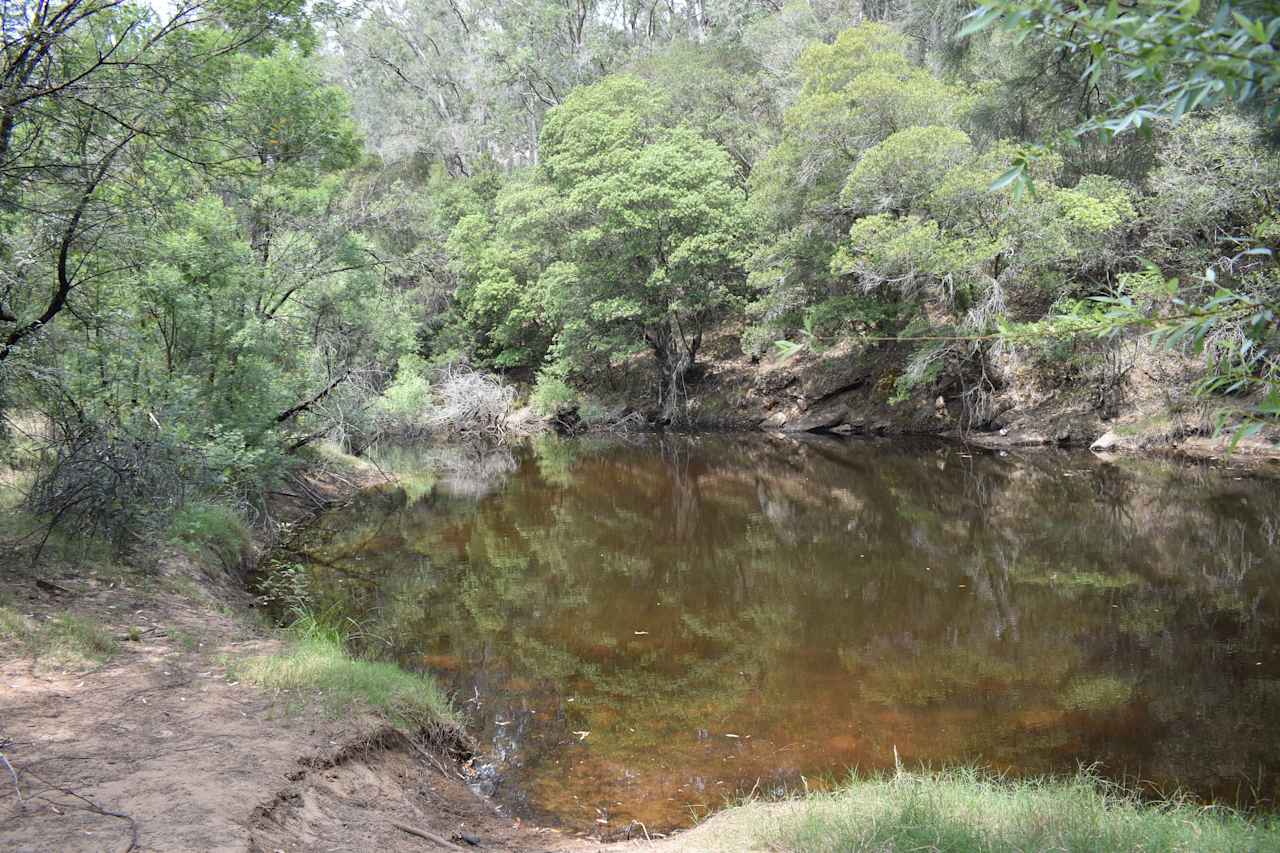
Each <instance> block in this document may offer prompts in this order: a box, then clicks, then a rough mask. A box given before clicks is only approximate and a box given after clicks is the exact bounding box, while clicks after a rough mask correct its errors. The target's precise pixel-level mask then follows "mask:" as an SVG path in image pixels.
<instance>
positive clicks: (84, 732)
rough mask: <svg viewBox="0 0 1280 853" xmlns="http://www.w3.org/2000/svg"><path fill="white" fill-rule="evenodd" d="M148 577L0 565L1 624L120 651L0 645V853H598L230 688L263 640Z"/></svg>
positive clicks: (374, 738)
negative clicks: (51, 659) (105, 655)
mask: <svg viewBox="0 0 1280 853" xmlns="http://www.w3.org/2000/svg"><path fill="white" fill-rule="evenodd" d="M159 562H160V565H159V567H158V569H157V570H156V572H157V573H156V574H154V575H152V576H151V577H150V578H149V579H148V580H147V582H146V584H144V585H142V586H143V588H139V587H138V585H136V584H134V583H132V582H130V581H128V580H121V579H118V578H117V579H111V580H107V579H95V578H92V577H85V576H84V575H83V574H79V573H77V572H76V567H74V566H63V567H61V571H58V570H53V571H45V572H43V573H42V575H41V577H40V580H41V581H43V584H41V585H37V582H36V577H35V576H33V575H32V574H30V573H28V572H27V571H25V570H23V569H22V568H20V567H15V566H12V565H6V564H4V563H0V597H2V600H5V601H6V602H7V603H8V606H9V607H11V608H12V609H15V610H18V611H20V612H22V613H24V614H26V615H28V616H30V617H32V618H34V619H35V620H37V621H39V620H43V619H47V618H50V617H52V616H54V615H55V614H63V613H74V614H76V615H79V616H85V617H90V618H93V619H95V620H97V621H98V622H100V623H101V624H102V625H104V626H106V627H107V628H108V630H109V631H111V633H112V634H113V635H115V637H116V639H117V640H118V643H119V651H117V652H116V654H115V655H114V656H113V657H112V658H111V659H110V660H109V661H108V662H107V663H105V664H102V665H98V666H95V667H92V668H89V669H85V668H83V667H79V668H77V667H70V668H68V667H66V666H63V665H53V664H50V663H48V662H46V661H44V660H42V659H41V658H39V657H34V658H33V657H32V655H31V653H30V651H29V650H28V649H26V648H23V647H20V646H17V645H15V644H10V646H9V647H2V646H0V753H2V754H3V755H4V757H5V759H6V760H7V761H8V762H9V764H10V765H11V766H12V769H13V774H12V775H11V774H10V773H9V772H8V768H7V767H5V766H4V765H3V764H2V763H0V850H6V851H127V850H146V851H180V850H192V851H195V850H199V851H209V850H219V851H221V850H227V851H231V850H236V851H301V850H309V851H310V850H333V851H337V850H378V851H387V852H388V853H394V852H395V851H424V850H447V849H453V847H455V846H456V847H459V848H461V849H467V850H471V849H483V850H511V851H517V853H526V851H543V850H556V851H563V850H597V849H601V847H602V846H603V845H601V844H600V843H598V842H593V841H591V840H586V839H577V838H572V837H568V836H564V835H562V834H560V833H558V832H556V831H554V830H547V829H539V828H536V827H528V826H523V825H521V824H520V822H519V821H514V820H511V819H509V818H508V817H506V816H505V815H503V814H502V813H501V811H500V809H498V808H497V807H496V806H495V805H494V804H493V803H491V802H489V801H488V800H485V799H482V798H481V797H479V796H477V795H476V794H473V793H472V791H471V790H470V789H469V788H468V787H467V786H466V784H465V783H464V782H463V781H462V779H461V778H460V776H461V774H460V773H459V769H458V767H457V766H456V765H455V764H453V763H451V762H447V761H445V760H442V759H441V758H439V757H436V756H432V755H429V754H427V753H425V752H424V751H422V749H421V748H420V747H418V746H416V745H415V744H413V743H410V742H409V740H408V739H407V738H406V737H405V736H403V735H401V734H399V733H397V732H395V731H393V730H391V729H388V728H386V727H384V726H383V725H381V724H380V723H379V722H378V721H377V720H376V719H373V718H372V717H358V718H346V719H335V718H333V717H332V716H331V715H329V714H327V713H326V712H325V711H324V710H322V709H321V708H320V706H319V703H318V702H314V701H308V697H305V696H277V695H271V694H269V693H266V692H264V691H262V690H259V689H257V688H254V687H250V686H247V685H244V684H239V683H236V682H235V681H234V680H233V679H234V675H232V677H228V672H229V670H228V664H229V663H230V664H231V666H232V668H231V672H232V673H234V660H235V659H237V658H242V657H244V656H247V655H251V654H258V653H266V652H269V651H271V650H272V649H273V648H274V647H275V644H276V642H277V641H276V640H273V639H271V638H270V636H269V632H268V631H267V630H265V628H264V626H263V625H261V624H259V623H256V622H255V621H254V620H253V618H252V617H251V616H246V615H244V614H246V613H247V612H248V611H247V609H246V605H247V603H248V596H247V595H245V594H244V593H243V592H241V593H239V600H234V601H231V602H226V596H228V595H235V592H234V591H232V590H229V589H220V590H218V591H217V596H218V598H217V600H216V601H215V599H214V598H213V597H212V596H210V595H209V593H208V592H207V587H205V586H202V582H201V579H200V574H201V573H200V571H199V570H198V569H194V568H193V566H192V565H191V563H190V561H185V560H183V559H181V558H179V557H166V558H164V559H162V560H160V561H159ZM50 584H52V585H50ZM59 588H60V589H59ZM175 590H176V591H175ZM219 602H222V604H221V606H219ZM131 629H132V630H131ZM132 637H136V638H137V639H136V640H135V639H132ZM15 777H16V778H15ZM397 824H398V825H399V826H397ZM402 827H408V830H413V831H416V832H417V833H418V834H413V833H412V832H411V831H407V830H406V829H404V828H402Z"/></svg>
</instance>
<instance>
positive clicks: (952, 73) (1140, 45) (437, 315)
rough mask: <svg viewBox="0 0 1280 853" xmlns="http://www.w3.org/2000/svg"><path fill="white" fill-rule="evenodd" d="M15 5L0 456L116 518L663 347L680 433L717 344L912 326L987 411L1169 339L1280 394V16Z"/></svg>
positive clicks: (911, 9)
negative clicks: (464, 371)
mask: <svg viewBox="0 0 1280 853" xmlns="http://www.w3.org/2000/svg"><path fill="white" fill-rule="evenodd" d="M0 16H2V18H0V30H2V31H3V38H4V44H3V48H4V56H3V61H4V67H3V76H2V78H0V101H2V109H0V199H2V202H3V210H2V211H0V253H3V263H0V411H2V412H3V413H4V414H5V437H4V439H3V440H4V441H6V442H8V443H9V445H10V446H15V445H16V444H20V443H22V442H24V441H27V442H34V441H36V440H37V439H39V441H40V442H42V443H41V447H42V449H43V452H44V453H45V459H44V461H43V462H42V464H41V466H40V469H39V471H38V472H36V473H35V474H34V479H33V481H32V484H31V489H30V499H29V500H30V503H31V504H32V507H33V508H34V509H36V510H38V511H40V512H43V513H46V514H49V515H51V516H52V517H54V518H62V519H64V520H72V519H80V520H81V521H82V522H83V523H84V524H85V525H86V526H87V527H89V528H91V529H97V528H102V529H103V530H104V531H109V532H110V533H111V534H112V535H114V536H117V537H120V538H121V539H122V541H123V540H127V539H128V538H130V537H131V536H134V535H136V533H137V532H138V530H140V529H141V526H143V525H145V524H146V523H148V522H150V521H153V520H154V517H164V516H166V514H171V513H172V512H174V511H176V510H177V509H178V508H180V507H182V506H183V505H184V504H185V502H187V501H188V500H189V499H190V498H191V497H192V496H193V495H198V496H203V497H205V498H208V497H211V496H212V497H214V498H217V499H219V500H222V501H224V502H229V503H232V504H236V505H238V506H240V507H241V508H249V507H251V506H252V505H253V504H254V502H255V500H256V496H258V495H260V494H261V492H262V490H263V489H264V488H265V485H266V484H267V483H269V482H271V481H272V480H273V478H274V477H276V476H277V474H278V472H279V471H280V470H281V467H282V466H283V465H284V464H285V463H286V461H287V457H288V456H289V454H290V453H292V452H294V451H296V450H298V449H299V448H301V447H304V446H306V445H307V444H309V443H311V442H313V441H315V440H316V439H318V438H321V437H330V438H335V439H338V440H339V441H341V442H343V443H344V444H345V445H346V446H347V447H348V448H349V449H352V450H354V451H356V452H359V451H360V450H361V449H362V448H363V447H365V446H367V445H368V444H369V443H370V442H371V441H373V440H374V439H376V437H377V436H379V435H383V434H386V433H388V432H392V431H397V430H405V429H413V428H417V427H420V426H421V425H422V423H423V422H424V418H425V417H426V415H425V414H424V413H425V412H427V411H428V410H429V408H430V405H431V402H430V391H431V389H430V379H431V375H432V373H431V372H432V370H433V369H434V368H438V367H440V366H442V365H446V364H457V363H459V362H466V363H467V364H469V365H471V366H473V367H476V368H481V369H485V370H490V371H495V372H500V373H506V374H508V375H510V376H512V377H515V378H517V379H520V380H522V381H527V382H531V383H533V392H532V400H533V403H534V405H535V406H536V407H538V408H539V409H540V410H541V411H543V412H544V413H546V414H552V415H553V414H556V413H558V412H563V411H567V410H569V409H572V408H575V407H577V406H580V405H582V404H583V397H584V392H583V389H584V388H585V387H586V386H587V385H589V383H590V382H591V381H592V380H598V379H599V377H600V376H601V375H602V374H607V373H608V372H609V371H611V370H616V369H619V368H620V367H621V366H622V365H624V364H628V363H631V364H634V363H636V361H637V360H645V359H647V360H648V362H651V364H652V375H653V379H652V383H651V386H650V388H651V394H650V396H651V401H652V403H653V405H654V407H655V416H656V418H657V419H658V420H660V421H662V422H666V423H672V422H677V421H679V420H680V418H681V414H682V411H683V406H684V404H685V402H686V400H687V398H688V396H689V394H690V393H692V392H691V391H690V386H689V382H688V379H689V377H690V375H691V370H692V369H693V368H694V366H695V365H696V364H697V362H698V360H699V358H700V356H702V354H703V352H704V349H703V347H704V340H705V339H706V337H707V336H708V335H710V334H712V333H731V334H732V335H733V336H735V338H737V339H739V340H740V342H741V351H742V354H743V355H744V357H747V358H761V357H763V356H766V355H767V354H769V353H772V352H775V351H777V350H780V349H781V350H785V351H794V350H795V349H797V348H800V347H808V348H813V349H817V348H821V347H825V346H830V345H832V344H833V343H834V342H837V341H840V340H855V341H860V342H862V343H863V344H865V345H868V346H869V347H872V348H875V347H893V348H895V349H894V351H895V352H898V353H900V354H901V356H902V363H901V365H900V369H898V370H897V371H895V374H894V377H893V382H892V383H891V384H892V387H891V389H890V393H891V395H892V397H893V398H894V399H907V398H910V397H912V396H913V395H925V396H928V395H931V394H934V393H935V392H936V391H937V389H939V388H941V387H947V388H950V389H958V390H957V393H959V395H960V396H961V397H962V399H963V402H964V421H965V426H966V428H984V427H986V426H988V425H989V424H990V423H991V421H992V418H993V412H992V406H991V400H992V395H993V391H994V390H995V389H996V388H997V387H998V386H1000V385H1001V384H1002V383H1004V382H1007V381H1008V376H1007V375H1006V373H1007V367H1006V365H1005V363H1004V362H1003V361H1002V359H1003V358H1004V356H1005V355H1006V354H1007V353H1008V352H1009V351H1010V349H1011V348H1013V349H1017V350H1019V351H1021V352H1023V353H1024V356H1025V358H1026V359H1029V360H1030V361H1031V362H1033V363H1035V364H1038V365H1040V366H1041V367H1042V368H1043V369H1045V370H1049V371H1051V372H1053V373H1054V375H1058V376H1061V377H1064V379H1065V380H1066V381H1070V382H1077V383H1096V384H1099V385H1100V386H1101V385H1105V384H1106V383H1107V382H1110V381H1112V380H1113V379H1114V377H1113V376H1110V375H1109V374H1108V371H1111V372H1114V370H1115V360H1114V359H1112V358H1109V354H1110V353H1111V352H1112V350H1113V348H1114V347H1116V346H1118V345H1119V343H1118V342H1119V341H1122V340H1123V339H1124V338H1125V337H1126V336H1129V337H1132V336H1133V335H1136V334H1139V333H1141V332H1142V331H1143V328H1144V324H1146V325H1150V324H1152V323H1157V324H1162V325H1164V326H1166V327H1167V329H1166V331H1167V335H1166V337H1167V338H1169V340H1170V342H1171V343H1172V344H1174V345H1177V346H1185V347H1189V348H1193V349H1199V350H1201V351H1203V352H1204V353H1206V354H1207V355H1208V359H1209V363H1210V365H1211V372H1210V374H1209V379H1208V380H1207V382H1206V387H1207V388H1208V389H1209V390H1211V391H1215V392H1218V393H1234V394H1245V395H1253V399H1255V400H1256V401H1257V402H1256V405H1255V411H1257V412H1259V413H1260V415H1261V416H1266V415H1267V414H1268V413H1275V412H1278V411H1280V400H1277V397H1276V394H1275V381H1276V377H1277V371H1278V370H1280V363H1277V361H1276V355H1275V351H1274V347H1275V344H1276V341H1277V338H1278V337H1280V331H1278V326H1277V319H1276V315H1275V313H1274V312H1275V308H1276V305H1277V300H1278V299H1280V272H1278V271H1277V267H1276V264H1275V261H1274V258H1273V256H1272V255H1271V254H1270V251H1271V250H1273V249H1275V248H1276V247H1277V242H1278V241H1280V218H1278V215H1277V210H1276V206H1277V199H1278V196H1280V150H1278V148H1277V141H1278V138H1277V129H1276V123H1275V121H1276V104H1277V98H1276V84H1277V82H1278V80H1280V61H1278V60H1277V47H1278V46H1280V16H1277V7H1276V5H1275V3H1274V2H1272V0H1262V1H1261V2H1251V3H1242V4H1239V5H1235V6H1228V5H1227V4H1225V3H1203V4H1202V3H1199V2H1194V0H1183V2H1179V3H1169V2H1166V0H1157V2H1152V3H1138V4H1134V5H1130V6H1125V7H1123V8H1120V7H1115V6H1114V4H1113V5H1112V6H1109V7H1105V8H1104V7H1102V6H1099V7H1097V8H1096V9H1093V8H1092V7H1075V6H1066V5H1063V4H1061V3H1059V2H1057V0H1029V1H1028V2H1013V0H1001V2H1000V3H998V4H996V5H991V6H982V7H979V8H978V9H977V10H976V11H974V8H973V7H972V6H971V5H969V4H956V3H952V2H950V0H884V2H879V0H869V2H857V0H847V1H846V0H815V2H811V3H804V2H793V3H788V4H785V5H784V4H780V3H776V2H770V0H761V1H760V2H756V1H755V0H683V2H681V0H667V2H646V3H639V2H634V0H617V2H592V0H521V2H515V0H494V2H487V3H476V2H465V1H464V0H395V2H390V0H387V2H380V0H370V2H367V3H359V4H354V5H348V6H330V5H314V6H312V5H308V4H302V3H297V2H292V0H275V2H272V3H258V2H253V3H250V2H242V0H183V2H179V3H177V4H146V3H141V2H134V0H63V2H52V3H49V2H18V1H17V0H13V2H10V0H4V2H3V5H2V10H0ZM1178 318H1180V319H1178ZM1105 330H1111V331H1112V332H1113V334H1112V335H1111V336H1110V337H1103V338H1099V337H1097V336H1096V333H1097V332H1099V331H1105ZM1268 392H1269V396H1268ZM33 415H38V416H39V417H38V418H36V419H34V420H33V419H32V416H33ZM37 422H38V424H39V426H38V427H37V426H35V424H37ZM37 433H38V435H37ZM144 496H145V498H146V500H137V498H142V497H144Z"/></svg>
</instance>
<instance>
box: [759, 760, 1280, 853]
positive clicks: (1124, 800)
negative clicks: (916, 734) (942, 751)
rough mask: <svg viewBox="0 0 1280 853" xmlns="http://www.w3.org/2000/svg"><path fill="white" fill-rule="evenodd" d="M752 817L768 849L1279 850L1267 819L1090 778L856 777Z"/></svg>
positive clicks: (965, 773) (1278, 836) (992, 852)
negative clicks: (1156, 797)
mask: <svg viewBox="0 0 1280 853" xmlns="http://www.w3.org/2000/svg"><path fill="white" fill-rule="evenodd" d="M756 809H759V812H758V814H759V815H760V823H761V826H760V827H758V828H757V831H756V835H757V839H758V842H759V843H761V844H763V845H765V846H767V848H768V849H771V850H803V851H814V853H821V852H822V851H855V850H867V851H870V850H876V851H897V850H903V851H906V850H954V851H981V853H1004V851H1009V853H1013V851H1026V850H1062V851H1077V850H1079V851H1095V850H1126V851H1139V850H1143V851H1145V850H1152V851H1154V850H1161V851H1166V850H1168V851H1182V850H1185V851H1228V850H1231V851H1235V850H1256V851H1280V825H1277V824H1276V822H1275V820H1274V819H1273V818H1258V819H1254V820H1250V819H1249V818H1246V817H1245V816H1243V815H1241V814H1239V813H1236V812H1234V811H1231V810H1229V809H1221V808H1206V807H1201V806H1195V805H1193V804H1190V803H1188V802H1183V801H1180V800H1173V801H1169V802H1164V803H1151V802H1144V801H1142V800H1140V799H1139V798H1138V796H1137V795H1136V794H1134V793H1132V792H1128V791H1124V790H1121V789H1120V788H1118V787H1116V786H1115V785H1113V784H1108V783H1106V782H1104V781H1102V780H1100V779H1098V778H1096V777H1094V776H1092V775H1090V774H1089V773H1087V772H1081V773H1080V774H1079V775H1077V776H1076V777H1074V778H1069V779H1058V780H1052V779H1031V780H1011V779H1006V778H1002V777H997V776H993V775H991V774H989V773H984V772H982V771H979V770H973V769H955V770H946V771H940V772H926V773H905V772H900V773H898V774H895V775H887V776H876V777H870V778H855V779H853V780H851V781H850V782H848V783H847V784H845V785H844V786H843V787H841V788H839V789H837V790H836V791H834V792H832V793H826V794H817V795H814V796H811V797H808V798H806V799H804V800H799V801H796V802H794V803H791V804H788V807H787V808H785V809H783V810H781V811H777V810H775V811H768V810H767V807H763V808H761V807H759V806H755V805H747V806H744V807H742V809H740V810H739V811H741V812H742V813H743V815H744V816H745V818H746V819H748V820H750V815H751V814H752V813H753V810H756ZM766 815H768V817H766Z"/></svg>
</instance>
